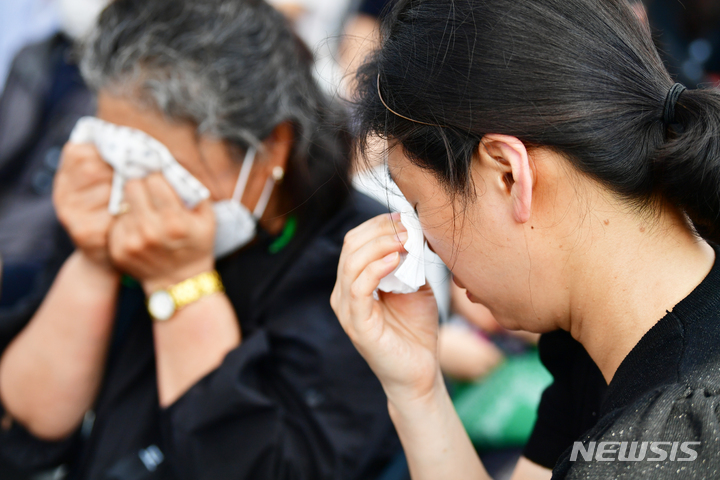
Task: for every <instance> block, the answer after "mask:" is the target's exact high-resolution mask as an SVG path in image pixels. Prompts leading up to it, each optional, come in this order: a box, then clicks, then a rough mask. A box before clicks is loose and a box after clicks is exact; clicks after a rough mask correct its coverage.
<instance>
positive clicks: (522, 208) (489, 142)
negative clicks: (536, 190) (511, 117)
mask: <svg viewBox="0 0 720 480" xmlns="http://www.w3.org/2000/svg"><path fill="white" fill-rule="evenodd" d="M479 149H480V151H479V154H480V157H481V159H482V160H483V161H484V162H485V163H487V164H489V165H491V166H492V167H494V169H495V170H496V171H497V172H498V176H497V182H498V185H499V187H500V188H501V189H503V190H504V191H505V192H507V194H508V200H509V201H510V202H512V210H513V216H514V218H515V221H517V222H519V223H525V222H527V221H528V220H530V213H531V212H532V195H533V176H534V172H533V169H532V165H531V161H530V157H529V155H528V152H527V148H525V144H524V143H522V142H521V141H520V140H518V139H517V138H515V137H511V136H508V135H499V134H488V135H485V136H484V137H483V139H482V141H481V142H480V147H479Z"/></svg>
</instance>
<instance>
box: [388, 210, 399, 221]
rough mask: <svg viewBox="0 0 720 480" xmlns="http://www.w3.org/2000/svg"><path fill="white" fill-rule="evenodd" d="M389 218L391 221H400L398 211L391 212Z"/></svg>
mask: <svg viewBox="0 0 720 480" xmlns="http://www.w3.org/2000/svg"><path fill="white" fill-rule="evenodd" d="M390 219H391V220H392V221H393V222H399V221H400V212H393V213H391V214H390Z"/></svg>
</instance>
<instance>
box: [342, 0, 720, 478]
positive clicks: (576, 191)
mask: <svg viewBox="0 0 720 480" xmlns="http://www.w3.org/2000/svg"><path fill="white" fill-rule="evenodd" d="M358 80H359V85H360V88H359V99H358V102H359V109H358V111H359V114H360V118H359V120H358V124H359V125H360V126H361V127H362V128H361V133H362V134H363V137H362V138H368V137H371V136H373V135H375V136H379V137H381V138H384V139H386V140H387V142H388V169H389V172H390V174H391V176H392V177H393V179H394V180H395V182H396V183H397V185H398V186H399V187H400V189H401V190H402V192H403V193H404V195H405V197H406V198H407V199H408V201H409V202H410V203H411V204H412V205H414V207H415V209H416V211H417V213H418V216H419V219H420V223H421V225H422V227H423V231H424V234H425V238H426V239H427V241H428V244H429V245H430V246H431V247H432V249H433V250H434V251H435V252H436V253H437V254H438V255H439V256H440V257H441V258H442V259H443V261H444V262H445V263H446V264H447V265H448V267H450V268H451V270H452V272H453V275H454V279H455V282H456V283H457V284H458V285H459V286H461V287H462V288H465V289H467V294H468V296H469V297H470V299H471V300H473V301H476V302H478V303H482V304H483V305H486V306H487V307H488V308H489V309H490V310H491V311H492V313H493V314H494V316H495V318H497V319H498V321H499V322H500V323H501V324H502V325H503V326H505V327H507V328H511V329H523V330H529V331H532V332H539V333H546V332H553V331H556V330H565V331H567V332H569V334H570V335H572V337H573V338H574V339H575V340H577V341H579V342H580V343H581V344H582V346H583V347H584V349H585V350H586V351H587V353H588V354H589V355H590V357H591V358H592V360H593V361H594V363H595V364H596V365H597V367H598V368H599V370H600V372H602V376H603V377H604V379H605V381H606V382H607V384H608V387H607V392H606V394H605V396H604V398H603V399H602V401H601V407H600V409H599V411H598V412H597V422H596V423H595V425H594V426H592V427H591V428H590V429H589V430H588V431H587V432H585V433H584V434H582V435H581V436H580V437H579V438H577V441H576V442H575V443H574V444H572V445H569V447H568V449H567V450H566V451H565V453H564V454H563V455H561V456H560V459H559V460H558V462H557V464H556V466H555V468H554V470H553V478H633V479H634V478H646V477H647V476H649V475H653V478H658V479H665V478H668V479H670V478H673V479H674V478H714V477H715V476H716V475H717V473H716V472H717V471H718V469H720V450H719V449H718V444H719V443H720V419H719V417H720V264H718V263H716V260H715V259H716V253H717V249H718V247H717V246H716V243H718V242H720V92H718V91H715V90H687V89H685V87H684V86H682V85H680V84H676V83H674V82H673V80H672V79H671V77H670V75H669V74H668V72H667V70H666V68H665V67H664V65H663V63H662V61H661V60H660V57H659V55H658V52H657V50H656V48H655V46H654V45H653V42H652V39H651V35H650V31H649V28H648V27H647V25H646V24H644V23H643V22H641V21H640V20H638V18H637V17H636V15H635V14H634V12H633V10H632V8H631V7H630V5H629V4H628V3H627V2H626V0H494V1H492V2H488V1H477V0H454V1H451V0H433V1H430V0H404V1H400V2H399V3H398V4H397V5H396V7H395V8H394V10H393V12H392V14H391V15H389V16H388V17H387V19H386V20H385V23H384V25H383V37H382V44H381V47H380V49H379V50H378V52H377V53H376V54H375V56H374V57H373V58H372V59H370V60H369V61H368V63H367V64H366V65H365V67H364V68H363V69H362V70H361V72H360V74H359V79H358ZM404 229H405V227H404V226H403V225H402V222H400V221H399V217H389V216H382V217H377V218H375V219H373V220H370V221H368V222H366V223H365V224H363V225H361V226H360V227H357V228H356V229H354V230H352V231H351V232H350V233H349V234H348V235H347V237H346V239H345V245H344V248H343V252H342V254H341V257H340V264H339V268H338V279H337V283H336V285H335V289H334V291H333V295H332V299H331V303H332V305H333V308H334V309H335V312H336V313H337V315H338V318H339V319H340V321H341V323H342V325H343V327H344V329H345V331H346V332H347V333H348V335H349V336H350V338H351V339H352V340H353V342H354V343H355V345H356V347H357V348H358V350H359V351H360V353H361V354H362V355H363V356H364V357H365V359H366V360H367V362H368V363H369V365H370V366H371V368H372V369H373V370H374V372H375V373H376V375H377V376H378V377H379V379H380V381H381V383H382V384H383V387H384V390H385V392H386V394H387V395H388V407H389V411H390V416H391V418H392V419H393V422H394V423H395V426H396V428H397V430H398V432H399V435H400V438H401V441H402V443H403V445H404V448H405V452H406V454H407V458H408V463H409V466H410V471H411V473H412V476H413V478H414V479H415V480H418V479H428V480H437V479H484V478H488V476H487V473H486V471H485V469H484V468H483V466H482V464H481V462H480V461H479V459H478V457H477V455H476V454H475V451H474V450H473V448H472V445H471V444H470V442H469V440H468V438H467V435H466V434H465V432H464V431H463V428H462V425H461V423H460V421H459V420H458V417H457V415H456V414H455V412H454V410H453V408H452V403H451V401H450V398H449V396H448V394H447V391H446V389H445V386H444V384H443V381H442V376H441V374H440V372H439V368H438V352H437V311H436V310H435V302H434V300H433V298H432V291H431V290H430V289H428V288H421V289H420V290H419V291H418V292H416V293H412V294H406V295H395V294H389V293H382V292H380V293H379V295H375V294H374V292H375V291H376V288H377V286H378V283H379V282H380V279H382V278H383V277H384V276H385V275H387V274H388V273H389V272H392V271H393V269H394V268H396V267H397V265H398V262H399V261H400V256H399V255H398V253H400V252H402V251H403V247H402V244H401V242H400V241H399V238H404V237H403V236H399V235H398V232H402V231H403V230H404ZM556 380H557V378H556ZM577 380H578V381H581V380H582V379H577ZM551 388H552V387H551ZM571 407H572V405H571ZM547 441H548V442H553V441H554V439H553V438H547ZM533 475H535V477H533ZM549 476H550V472H549V470H544V469H542V468H541V467H540V466H538V465H535V464H534V463H532V462H530V461H529V460H527V459H521V462H520V463H519V466H518V468H517V470H516V473H515V477H514V478H518V479H519V478H548V477H549Z"/></svg>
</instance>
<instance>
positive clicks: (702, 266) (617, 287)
mask: <svg viewBox="0 0 720 480" xmlns="http://www.w3.org/2000/svg"><path fill="white" fill-rule="evenodd" d="M611 210H612V211H613V212H614V213H609V214H607V215H606V216H604V217H603V218H599V219H598V220H597V221H594V222H596V223H598V225H596V226H594V227H593V229H592V233H591V235H592V238H591V239H590V241H589V242H588V244H589V245H590V246H589V247H588V248H590V249H591V250H592V254H587V253H588V252H586V251H585V252H583V253H584V254H583V255H577V257H576V258H574V259H572V264H573V267H574V268H573V269H572V271H573V272H575V274H574V275H573V278H572V283H571V285H573V288H572V289H571V292H570V312H571V315H570V332H571V333H572V335H573V337H574V338H575V339H576V340H578V341H579V342H580V343H582V344H583V346H584V347H585V349H586V350H587V352H588V353H589V354H590V356H591V357H592V359H593V361H595V363H596V364H597V366H598V367H599V368H600V371H601V372H602V374H603V376H604V377H605V380H606V381H607V382H608V383H610V381H611V380H612V378H613V376H614V375H615V372H616V370H617V369H618V367H619V366H620V364H621V363H622V361H623V360H624V359H625V357H626V356H627V355H628V353H630V351H631V350H632V349H633V348H634V347H635V345H636V344H637V343H638V342H639V341H640V339H641V338H642V337H643V336H644V335H645V334H646V333H647V332H648V331H649V330H650V329H651V328H652V327H653V326H654V325H655V324H656V323H657V322H658V321H659V320H660V319H661V318H662V317H663V316H664V315H665V314H666V312H667V311H671V310H672V309H673V308H674V306H675V305H676V304H677V303H679V302H680V301H681V300H682V299H683V298H685V297H686V296H688V295H689V294H690V293H691V292H692V291H693V290H694V289H695V287H697V286H698V285H699V284H700V283H701V282H702V281H703V279H704V278H705V277H706V276H707V274H708V273H709V272H710V270H711V269H712V266H713V264H714V261H715V252H714V250H713V249H712V247H710V246H709V245H708V244H707V243H706V242H705V241H703V240H701V239H698V238H697V237H696V236H694V235H693V234H692V232H691V231H690V228H689V227H688V225H687V220H686V219H685V216H684V215H683V214H682V213H680V212H677V211H676V210H674V209H672V208H669V207H667V208H664V209H663V210H662V213H661V214H660V215H659V217H653V218H652V219H648V218H646V217H642V216H640V215H636V214H629V213H627V212H621V211H620V209H611Z"/></svg>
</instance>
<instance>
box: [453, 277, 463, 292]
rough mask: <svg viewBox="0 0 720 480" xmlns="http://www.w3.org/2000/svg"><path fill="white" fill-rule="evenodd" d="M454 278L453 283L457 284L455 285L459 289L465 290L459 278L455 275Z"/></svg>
mask: <svg viewBox="0 0 720 480" xmlns="http://www.w3.org/2000/svg"><path fill="white" fill-rule="evenodd" d="M452 278H453V282H455V285H457V286H458V287H460V288H462V289H463V290H465V285H463V284H462V282H460V280H458V278H457V276H455V275H453V277H452Z"/></svg>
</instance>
